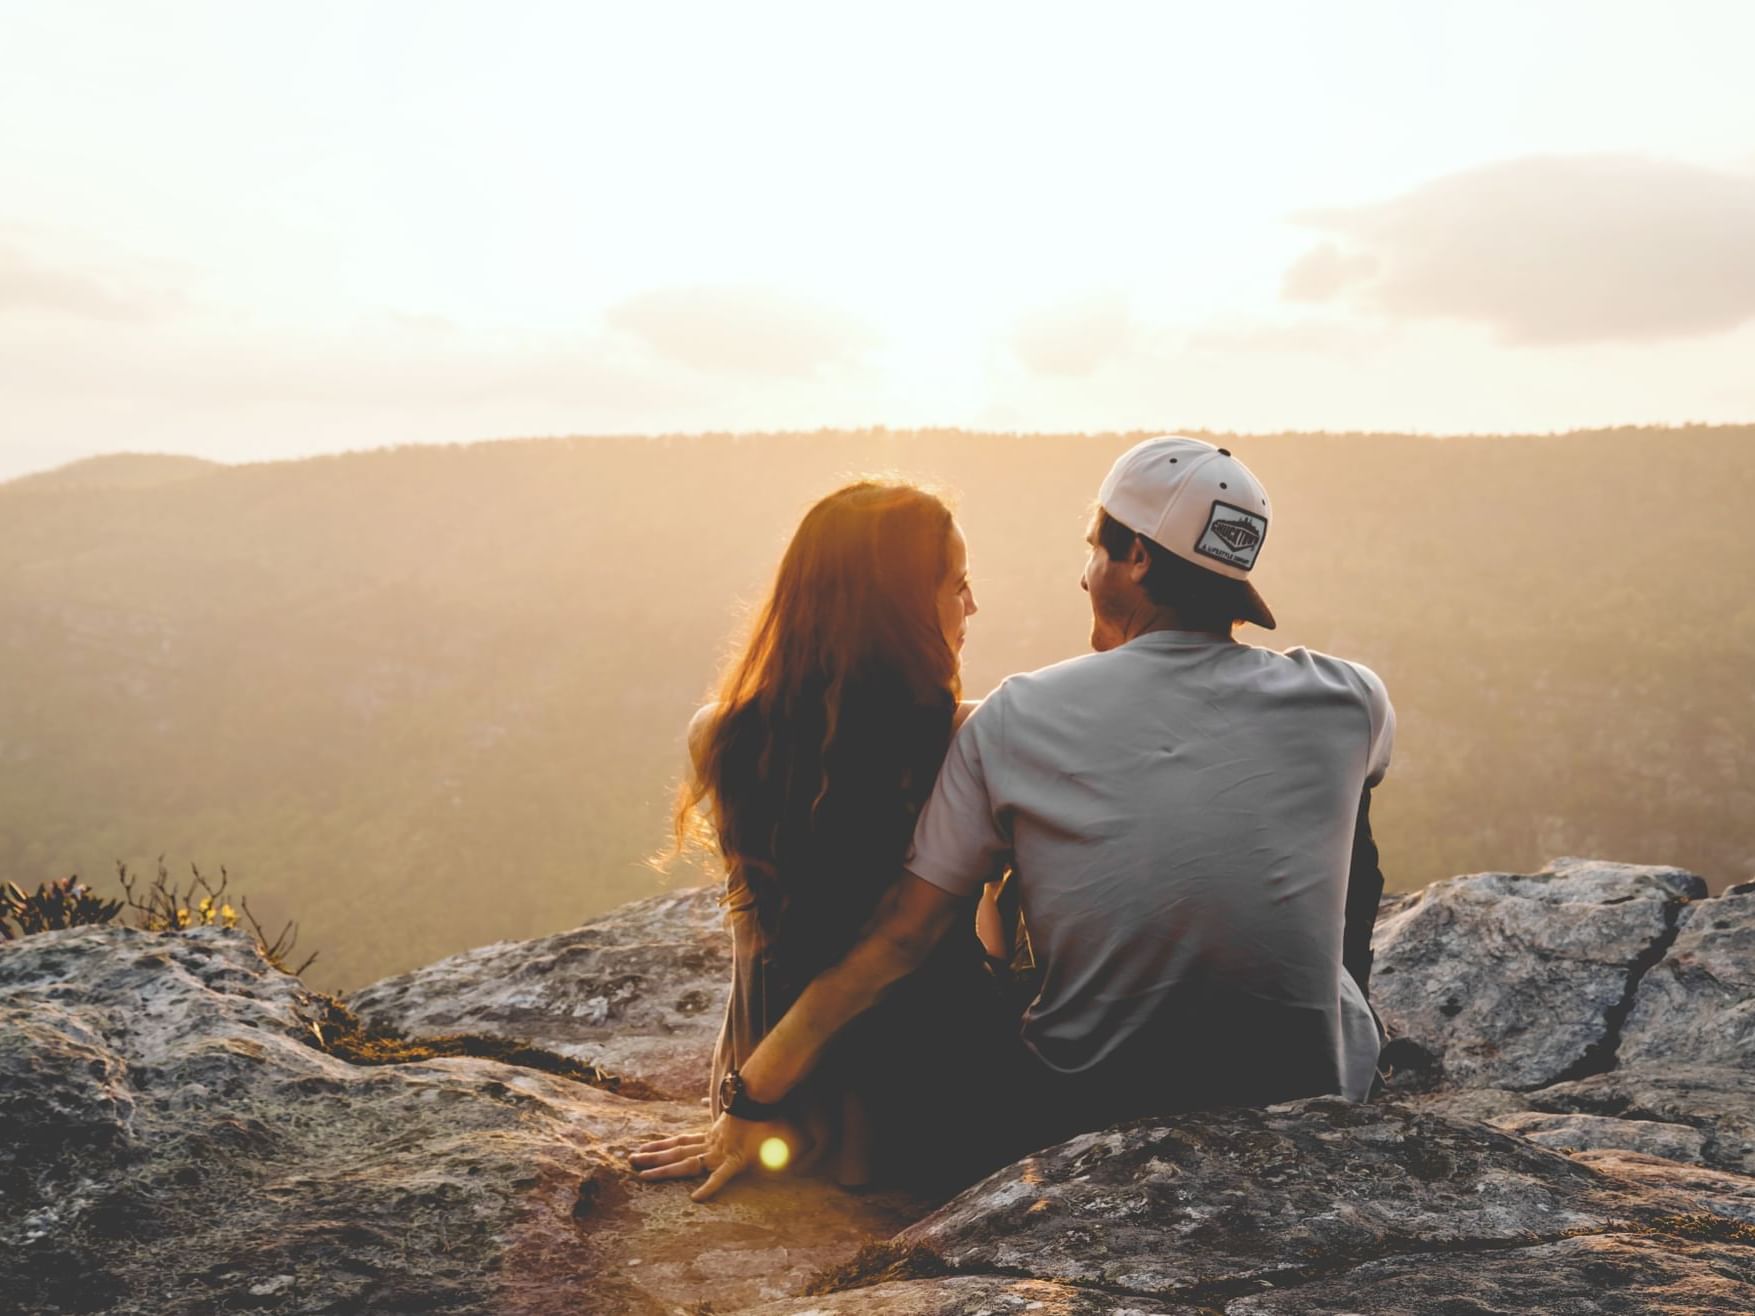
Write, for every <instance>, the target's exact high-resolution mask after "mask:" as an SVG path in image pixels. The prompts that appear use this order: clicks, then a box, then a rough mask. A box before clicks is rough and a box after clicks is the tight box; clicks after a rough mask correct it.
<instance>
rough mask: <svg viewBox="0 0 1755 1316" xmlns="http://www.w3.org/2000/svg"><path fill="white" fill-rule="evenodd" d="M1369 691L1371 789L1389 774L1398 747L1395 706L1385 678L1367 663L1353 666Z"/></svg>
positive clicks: (1368, 784)
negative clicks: (1396, 746)
mask: <svg viewBox="0 0 1755 1316" xmlns="http://www.w3.org/2000/svg"><path fill="white" fill-rule="evenodd" d="M1352 667H1353V671H1354V672H1355V673H1357V674H1358V677H1359V680H1360V681H1361V682H1362V683H1363V685H1364V688H1365V710H1366V712H1367V713H1368V714H1369V715H1370V717H1371V747H1370V750H1369V752H1368V754H1367V757H1366V760H1365V764H1366V766H1365V789H1366V790H1370V789H1371V788H1372V787H1373V786H1375V785H1377V783H1378V782H1380V781H1382V780H1383V774H1384V773H1386V772H1388V771H1389V756H1390V751H1391V750H1393V749H1394V748H1395V706H1394V705H1393V704H1391V703H1390V702H1389V690H1388V688H1387V687H1386V686H1385V685H1384V684H1383V678H1382V677H1380V676H1378V674H1377V673H1376V672H1374V671H1372V670H1371V669H1370V668H1369V667H1367V666H1365V664H1364V663H1354V664H1352Z"/></svg>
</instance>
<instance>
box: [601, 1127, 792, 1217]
mask: <svg viewBox="0 0 1755 1316" xmlns="http://www.w3.org/2000/svg"><path fill="white" fill-rule="evenodd" d="M775 1142H778V1143H779V1144H781V1146H782V1147H783V1148H784V1153H783V1154H782V1153H781V1152H780V1151H779V1150H777V1149H776V1148H774V1147H772V1146H770V1144H772V1143H775ZM764 1146H768V1148H769V1150H768V1152H767V1154H766V1155H764V1153H763V1148H764ZM809 1150H810V1148H809V1147H808V1146H807V1145H806V1140H805V1139H804V1137H803V1136H802V1135H801V1134H800V1132H799V1130H797V1129H796V1128H794V1127H793V1126H792V1125H790V1124H787V1123H785V1122H784V1121H779V1120H773V1121H761V1122H756V1121H752V1120H740V1119H738V1118H736V1117H735V1116H732V1115H725V1114H721V1115H720V1116H719V1118H718V1119H716V1120H714V1121H713V1126H712V1128H710V1129H708V1130H707V1132H706V1133H684V1134H679V1135H678V1136H676V1137H674V1138H660V1139H658V1140H657V1141H655V1142H648V1143H643V1144H642V1145H641V1146H640V1147H639V1148H638V1149H637V1150H636V1151H635V1152H634V1154H633V1155H632V1156H631V1157H629V1158H628V1159H629V1163H630V1164H631V1165H632V1166H633V1167H634V1169H635V1170H637V1171H638V1172H639V1175H640V1177H641V1178H642V1179H647V1180H663V1179H696V1178H700V1177H701V1176H702V1175H705V1176H706V1178H707V1182H706V1183H704V1184H702V1185H701V1186H700V1187H699V1188H697V1189H695V1190H694V1191H693V1192H692V1193H690V1194H689V1196H690V1197H692V1198H693V1199H694V1200H695V1201H697V1202H705V1201H706V1200H707V1199H708V1198H710V1197H712V1196H714V1195H715V1194H717V1193H718V1192H719V1190H720V1189H721V1188H723V1187H725V1185H726V1184H728V1183H730V1182H731V1181H732V1180H733V1179H735V1178H737V1177H738V1176H739V1175H740V1174H742V1173H743V1172H744V1171H745V1170H747V1169H749V1168H750V1167H751V1166H765V1167H766V1168H768V1169H771V1170H780V1169H785V1168H786V1167H788V1166H789V1165H795V1164H797V1163H798V1162H800V1161H802V1160H803V1159H804V1158H805V1155H806V1154H807V1153H808V1151H809Z"/></svg>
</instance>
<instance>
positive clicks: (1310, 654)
mask: <svg viewBox="0 0 1755 1316" xmlns="http://www.w3.org/2000/svg"><path fill="white" fill-rule="evenodd" d="M1256 652H1257V653H1261V654H1266V655H1268V656H1269V659H1268V660H1269V661H1270V662H1271V661H1273V660H1278V662H1277V663H1276V664H1275V665H1276V666H1279V667H1281V670H1283V671H1287V672H1297V673H1298V674H1300V675H1301V676H1302V677H1303V678H1304V679H1306V680H1309V681H1312V682H1317V683H1320V684H1323V685H1326V686H1332V687H1335V688H1339V689H1343V690H1348V691H1351V692H1353V693H1354V694H1356V695H1358V696H1359V697H1360V698H1361V699H1363V700H1364V701H1365V702H1366V703H1367V704H1370V705H1372V706H1374V707H1376V706H1381V705H1387V704H1388V703H1389V689H1388V687H1387V686H1385V685H1384V683H1383V678H1382V677H1380V676H1379V675H1378V674H1377V673H1376V672H1374V671H1372V670H1371V669H1370V668H1369V667H1367V666H1366V665H1365V664H1364V663H1362V662H1359V661H1357V660H1356V659H1353V658H1340V657H1337V656H1335V655H1334V654H1332V653H1323V652H1322V651H1321V650H1320V649H1307V648H1305V647H1304V646H1303V645H1297V646H1295V647H1293V648H1290V649H1285V650H1277V649H1259V650H1257V651H1256Z"/></svg>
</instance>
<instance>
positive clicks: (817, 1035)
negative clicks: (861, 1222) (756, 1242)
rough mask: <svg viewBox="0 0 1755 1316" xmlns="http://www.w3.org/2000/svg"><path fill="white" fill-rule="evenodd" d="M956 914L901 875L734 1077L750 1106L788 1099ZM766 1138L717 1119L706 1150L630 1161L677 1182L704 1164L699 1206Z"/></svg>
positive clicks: (939, 894)
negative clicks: (689, 1168)
mask: <svg viewBox="0 0 1755 1316" xmlns="http://www.w3.org/2000/svg"><path fill="white" fill-rule="evenodd" d="M958 906H959V902H958V900H957V898H956V897H955V896H953V895H951V894H950V893H949V892H947V891H942V890H940V889H939V888H938V887H936V886H934V885H932V883H930V882H926V881H923V880H922V879H920V878H918V877H915V876H914V875H913V874H912V873H904V874H903V875H902V878H901V880H900V881H898V882H897V883H896V884H895V885H894V886H892V887H891V888H890V890H889V892H888V893H887V894H886V895H885V897H884V899H883V902H882V903H881V904H880V905H879V907H878V911H877V914H876V916H875V918H874V920H873V923H872V926H871V928H870V930H869V931H868V932H867V933H866V934H865V936H864V937H862V938H861V939H860V941H859V942H858V943H857V944H856V945H855V946H854V947H853V949H852V950H850V951H848V952H847V954H846V956H845V957H844V958H843V959H842V960H841V961H840V962H839V963H837V964H836V965H835V966H834V967H832V968H830V969H827V970H825V971H824V972H822V973H820V974H818V975H817V976H816V978H815V979H813V980H812V981H811V983H810V985H809V986H808V987H806V988H805V989H804V991H803V993H802V994H801V995H800V996H799V998H798V1000H797V1001H795V1002H794V1003H793V1005H792V1008H791V1009H790V1010H788V1011H787V1012H786V1014H785V1016H784V1017H782V1018H781V1020H780V1022H779V1023H777V1024H775V1025H774V1027H773V1028H772V1029H770V1030H769V1032H768V1035H767V1036H766V1037H764V1038H763V1039H762V1040H761V1042H760V1043H759V1044H758V1045H757V1046H756V1049H755V1050H754V1051H752V1052H751V1053H750V1057H749V1059H748V1060H747V1061H746V1062H745V1063H744V1065H743V1067H742V1069H741V1070H739V1073H740V1074H741V1076H742V1078H743V1082H744V1091H745V1092H747V1093H748V1094H749V1096H750V1097H751V1099H752V1100H755V1101H758V1102H762V1103H764V1104H771V1103H773V1102H777V1101H779V1100H781V1099H782V1098H783V1097H785V1096H786V1094H787V1093H788V1092H790V1091H792V1089H793V1088H794V1087H795V1086H797V1084H798V1083H799V1082H800V1081H801V1080H802V1079H803V1078H804V1077H805V1075H806V1074H808V1073H810V1071H811V1069H812V1067H813V1066H814V1065H815V1064H816V1062H817V1059H818V1058H819V1057H820V1056H821V1055H822V1053H823V1049H824V1048H825V1047H826V1046H827V1045H828V1044H829V1042H830V1041H831V1040H832V1039H833V1038H834V1037H835V1035H836V1034H837V1033H839V1032H840V1031H841V1029H843V1028H845V1027H846V1026H847V1025H848V1024H849V1023H851V1022H852V1021H853V1020H854V1019H856V1018H858V1017H859V1016H860V1015H861V1014H863V1013H864V1012H865V1011H866V1010H868V1009H870V1008H871V1007H872V1006H873V1005H875V1004H877V1002H878V1000H879V999H880V998H881V997H882V996H883V993H884V990H885V989H886V988H887V987H889V986H890V985H891V984H892V983H894V982H897V981H898V980H900V979H902V978H904V977H906V976H907V975H908V974H910V973H912V972H913V971H914V970H915V969H917V968H918V967H920V965H921V964H922V963H924V962H925V960H926V957H927V956H928V955H929V954H931V952H932V949H933V947H934V946H936V945H937V944H938V942H939V939H940V938H941V937H943V936H944V934H945V932H946V931H948V930H949V928H950V926H951V923H952V921H953V919H954V918H955V916H956V913H957V910H958ZM772 1132H773V1126H771V1125H767V1124H758V1123H752V1122H750V1121H748V1120H740V1119H738V1118H736V1117H735V1116H733V1115H729V1114H724V1113H721V1114H720V1116H719V1118H718V1119H716V1120H714V1121H713V1127H712V1129H711V1130H709V1131H708V1134H707V1138H706V1142H705V1144H704V1146H702V1145H699V1144H695V1143H694V1142H692V1140H690V1141H688V1143H687V1145H684V1141H685V1140H680V1139H679V1140H674V1141H676V1142H677V1146H676V1147H674V1148H667V1149H662V1150H657V1151H653V1152H650V1153H646V1152H642V1153H639V1154H636V1156H635V1158H634V1165H635V1168H636V1169H638V1170H640V1172H641V1173H640V1177H641V1178H643V1179H667V1178H675V1177H677V1174H678V1171H679V1169H680V1168H681V1166H682V1165H683V1163H684V1162H688V1161H693V1160H694V1159H695V1158H696V1157H700V1158H702V1159H701V1160H700V1162H699V1163H700V1164H702V1165H705V1167H706V1168H707V1170H708V1171H709V1176H708V1179H707V1182H706V1183H704V1184H702V1185H701V1186H700V1187H699V1188H698V1189H696V1190H695V1191H694V1193H693V1194H692V1196H693V1197H694V1199H695V1201H697V1202H704V1201H706V1200H707V1199H708V1198H709V1197H712V1196H713V1195H714V1194H715V1193H717V1192H718V1191H719V1190H720V1189H721V1188H723V1187H724V1186H725V1185H726V1184H728V1183H730V1182H731V1181H732V1180H733V1179H735V1178H736V1177H737V1176H738V1175H740V1174H742V1173H743V1171H744V1170H745V1169H747V1168H748V1167H749V1166H750V1165H751V1164H752V1163H753V1162H754V1161H755V1160H756V1158H757V1155H758V1153H759V1151H760V1149H761V1144H762V1142H763V1141H764V1140H765V1139H766V1138H768V1137H769V1136H772ZM673 1162H675V1164H674V1166H673ZM685 1172H686V1171H685ZM697 1172H698V1171H697Z"/></svg>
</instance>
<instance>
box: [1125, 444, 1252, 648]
mask: <svg viewBox="0 0 1755 1316" xmlns="http://www.w3.org/2000/svg"><path fill="white" fill-rule="evenodd" d="M1097 501H1098V503H1099V504H1101V505H1102V507H1103V510H1104V511H1106V512H1108V513H1109V515H1110V516H1112V517H1114V518H1115V519H1116V520H1117V521H1119V522H1121V523H1122V524H1123V525H1124V526H1126V527H1127V528H1128V529H1129V530H1132V531H1133V532H1134V533H1135V534H1139V535H1144V536H1145V537H1146V538H1147V539H1149V540H1151V541H1152V542H1153V543H1155V544H1158V545H1160V546H1161V547H1163V548H1165V549H1168V550H1169V551H1170V552H1172V553H1174V554H1175V555H1176V556H1177V557H1179V558H1182V559H1183V560H1184V561H1187V562H1192V563H1194V565H1195V566H1197V567H1205V568H1206V569H1207V570H1208V571H1212V572H1216V573H1217V574H1218V575H1221V576H1224V577H1226V578H1228V579H1230V580H1235V581H1237V582H1239V584H1240V585H1241V587H1242V588H1241V589H1239V591H1238V608H1239V612H1238V615H1239V616H1240V617H1242V618H1243V620H1245V621H1252V622H1254V623H1255V624H1256V625H1257V626H1262V627H1266V628H1267V629H1269V630H1272V629H1273V627H1274V614H1273V612H1272V611H1271V610H1269V608H1268V605H1267V602H1266V601H1265V600H1264V599H1263V598H1262V597H1261V595H1260V594H1258V593H1256V589H1255V586H1254V585H1252V584H1251V583H1250V581H1249V573H1250V572H1251V571H1252V570H1254V568H1255V562H1256V559H1257V557H1258V556H1260V554H1261V546H1262V544H1263V543H1265V542H1266V541H1267V532H1268V518H1269V516H1270V515H1271V514H1272V510H1273V509H1272V508H1271V507H1270V506H1269V505H1268V496H1267V490H1266V489H1263V488H1262V487H1261V481H1260V480H1258V479H1256V478H1255V476H1254V474H1252V473H1251V471H1250V469H1249V468H1248V467H1247V466H1245V465H1244V464H1243V463H1242V462H1240V461H1238V460H1237V459H1236V458H1235V457H1233V456H1232V455H1231V453H1230V450H1229V449H1227V448H1220V447H1216V446H1214V445H1213V444H1211V443H1207V442H1206V441H1205V440H1203V439H1191V438H1188V437H1186V436H1184V435H1181V434H1165V435H1161V436H1160V437H1158V438H1155V439H1147V440H1145V442H1143V443H1138V444H1135V445H1134V446H1133V447H1131V448H1129V449H1128V450H1127V451H1126V452H1124V453H1122V454H1121V456H1120V457H1118V458H1116V460H1115V465H1113V466H1111V467H1110V468H1109V474H1108V475H1107V476H1105V477H1104V479H1103V485H1102V488H1100V489H1098V491H1097Z"/></svg>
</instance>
